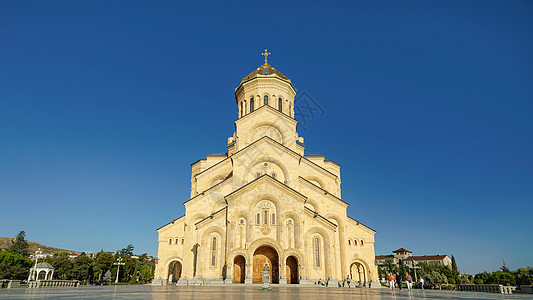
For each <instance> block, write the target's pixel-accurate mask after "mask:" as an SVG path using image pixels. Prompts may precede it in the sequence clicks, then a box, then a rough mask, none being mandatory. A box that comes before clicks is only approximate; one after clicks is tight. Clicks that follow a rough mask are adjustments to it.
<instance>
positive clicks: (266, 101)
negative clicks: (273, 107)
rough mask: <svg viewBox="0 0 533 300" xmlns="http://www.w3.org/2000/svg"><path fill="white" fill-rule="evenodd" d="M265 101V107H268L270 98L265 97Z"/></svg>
mask: <svg viewBox="0 0 533 300" xmlns="http://www.w3.org/2000/svg"><path fill="white" fill-rule="evenodd" d="M264 99H265V101H264V102H265V105H268V96H267V95H265V98H264Z"/></svg>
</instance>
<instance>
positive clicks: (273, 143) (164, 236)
mask: <svg viewBox="0 0 533 300" xmlns="http://www.w3.org/2000/svg"><path fill="white" fill-rule="evenodd" d="M269 54H270V53H268V52H267V51H266V50H265V53H263V55H264V56H265V63H264V64H263V65H261V66H260V67H259V68H258V69H256V70H254V71H253V72H252V73H250V74H249V75H248V76H246V77H244V78H243V79H242V80H241V82H240V83H239V85H238V87H237V88H236V89H235V101H236V107H237V110H238V119H237V120H236V121H235V132H234V133H233V136H231V137H229V138H228V143H227V152H226V153H214V154H209V155H207V156H206V157H205V158H203V159H200V160H198V161H196V162H194V163H192V165H191V168H192V172H191V196H190V199H189V200H187V201H185V202H184V203H183V205H185V215H184V216H181V217H179V218H177V219H175V220H174V221H172V222H170V223H168V224H166V225H164V226H162V227H160V228H158V229H157V232H158V234H159V238H158V242H159V248H158V263H157V267H156V270H155V276H154V278H155V279H154V281H153V284H154V285H165V284H172V283H176V284H178V285H180V284H185V285H187V284H188V285H191V284H192V285H225V284H253V283H260V282H262V277H263V270H268V271H269V272H267V273H269V275H270V279H271V282H272V283H273V284H315V283H316V282H317V281H318V280H321V281H322V282H324V283H326V282H327V283H328V286H338V285H339V281H342V280H343V279H346V278H347V277H348V276H350V278H351V281H352V284H354V283H355V284H356V285H360V286H366V287H374V286H379V283H378V274H377V270H376V267H375V264H374V258H375V254H374V235H375V233H376V232H375V231H374V230H373V229H371V228H370V227H368V226H366V225H364V224H362V223H361V222H359V221H357V220H356V219H353V218H351V217H349V216H348V215H347V212H346V209H347V207H348V203H346V202H345V201H343V200H342V198H341V175H340V165H339V164H338V163H336V162H334V161H332V160H328V159H326V157H325V155H322V154H319V153H306V152H305V146H304V139H303V138H302V137H300V136H298V133H297V131H296V128H297V126H296V125H297V123H298V122H297V121H296V120H295V119H294V111H295V109H294V108H295V107H294V105H295V103H294V100H295V96H296V90H295V88H294V87H293V85H292V83H291V80H290V79H289V78H288V77H287V76H285V75H283V74H282V73H281V72H279V71H278V70H276V69H275V68H274V67H272V66H271V65H270V64H268V63H267V56H268V55H269Z"/></svg>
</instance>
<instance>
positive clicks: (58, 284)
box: [28, 280, 80, 288]
mask: <svg viewBox="0 0 533 300" xmlns="http://www.w3.org/2000/svg"><path fill="white" fill-rule="evenodd" d="M78 286H80V281H79V280H34V281H29V282H28V288H62V287H78Z"/></svg>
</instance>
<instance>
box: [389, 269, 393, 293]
mask: <svg viewBox="0 0 533 300" xmlns="http://www.w3.org/2000/svg"><path fill="white" fill-rule="evenodd" d="M389 287H390V289H391V290H394V275H392V273H389Z"/></svg>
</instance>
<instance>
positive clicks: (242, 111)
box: [241, 102, 244, 118]
mask: <svg viewBox="0 0 533 300" xmlns="http://www.w3.org/2000/svg"><path fill="white" fill-rule="evenodd" d="M243 116H244V102H241V118H242V117H243Z"/></svg>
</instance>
